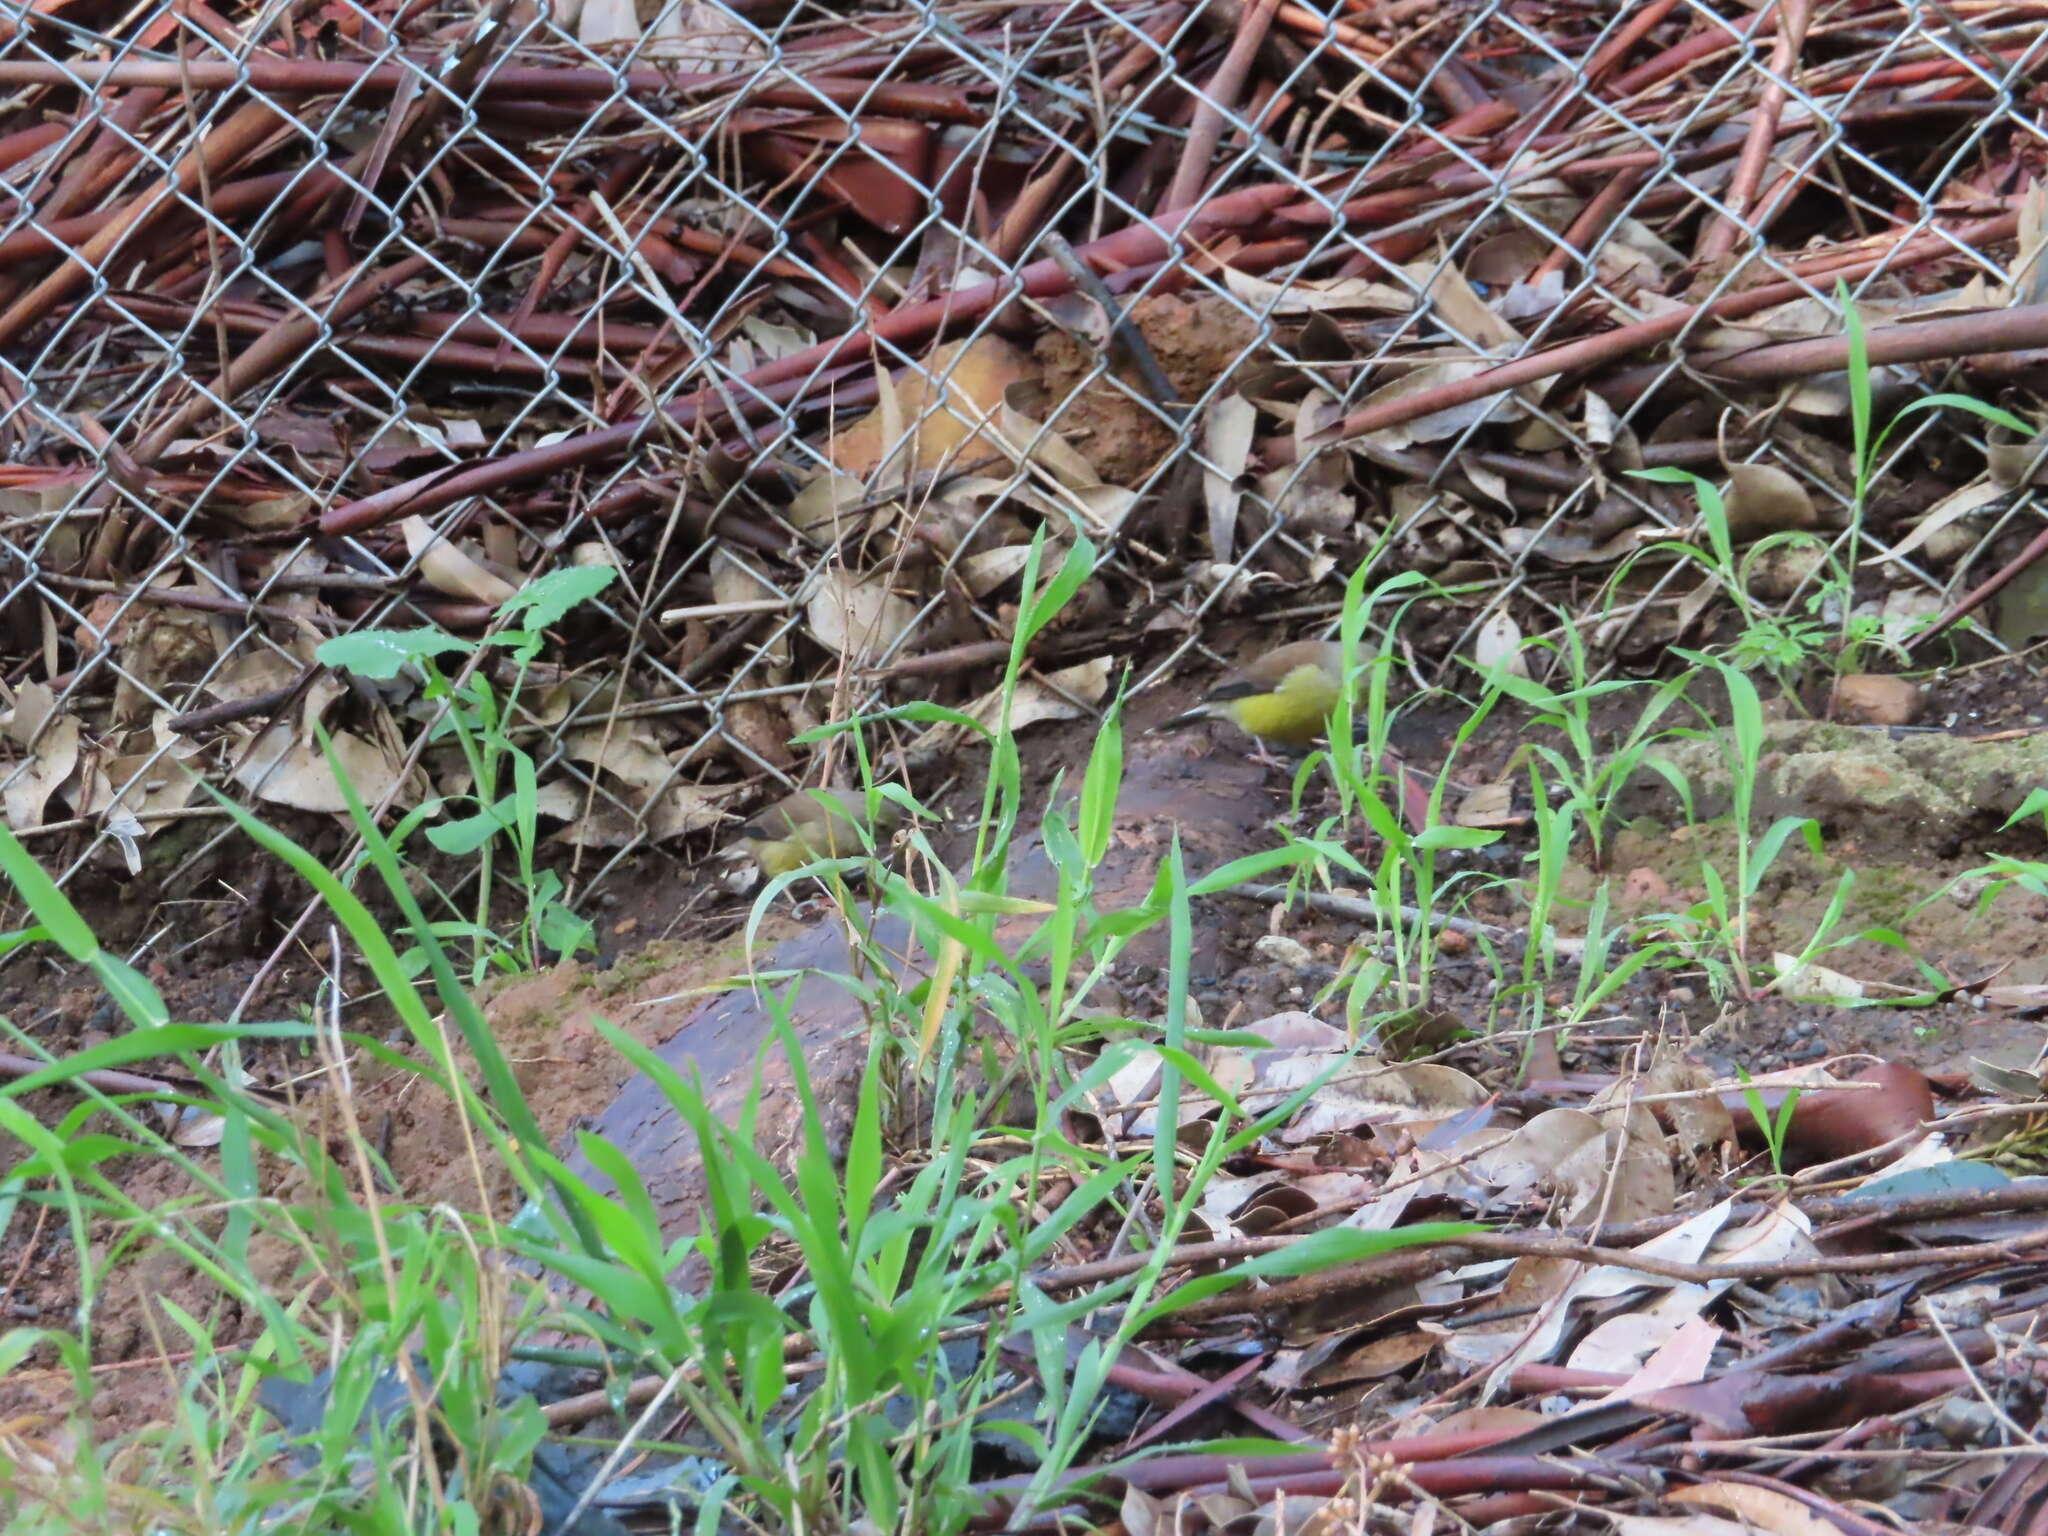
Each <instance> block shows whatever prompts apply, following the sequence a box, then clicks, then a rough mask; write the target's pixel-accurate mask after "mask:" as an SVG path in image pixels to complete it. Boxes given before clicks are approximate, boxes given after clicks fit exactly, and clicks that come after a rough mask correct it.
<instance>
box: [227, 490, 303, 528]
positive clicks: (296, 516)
mask: <svg viewBox="0 0 2048 1536" xmlns="http://www.w3.org/2000/svg"><path fill="white" fill-rule="evenodd" d="M211 506H212V510H214V511H216V512H218V513H219V514H220V515H221V516H222V517H223V518H225V519H226V520H227V521H228V522H231V523H233V524H234V525H235V526H236V527H238V528H246V529H247V530H248V531H249V532H251V533H277V532H281V531H282V530H284V529H286V528H296V527H298V525H299V524H300V523H302V522H304V521H305V520H306V518H307V516H308V515H309V514H310V513H311V512H312V510H313V498H312V497H310V496H307V495H305V494H303V493H301V492H297V491H294V492H293V493H292V494H290V495H288V496H268V497H265V498H264V499H263V500H262V501H240V502H238V501H216V502H213V503H211Z"/></svg>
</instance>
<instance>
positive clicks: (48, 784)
mask: <svg viewBox="0 0 2048 1536" xmlns="http://www.w3.org/2000/svg"><path fill="white" fill-rule="evenodd" d="M54 709H55V698H54V695H52V694H51V692H50V690H49V688H48V687H46V686H45V685H44V684H42V683H25V684H23V685H22V687H21V690H20V692H19V693H18V694H17V695H16V700H15V706H14V708H13V709H12V710H11V711H9V713H8V715H7V717H6V722H5V728H6V731H7V734H8V735H9V736H10V737H12V738H13V739H14V740H15V742H17V743H18V744H19V745H21V746H23V747H26V748H28V750H29V754H30V755H29V758H28V761H27V762H26V763H25V764H18V765H15V766H13V767H11V768H9V769H6V770H4V771H5V772H6V774H7V778H6V783H5V785H4V787H0V808H4V810H5V813H6V816H7V825H8V826H10V827H12V828H13V829H14V830H15V831H17V832H27V831H30V830H32V829H34V828H36V827H40V826H41V825H42V824H43V810H44V807H45V806H46V805H48V803H49V799H50V796H51V795H53V794H54V793H56V791H57V789H58V787H59V786H60V785H62V784H63V783H64V782H65V781H66V780H67V779H69V778H70V777H71V775H72V773H73V771H74V770H75V769H76V768H77V767H78V748H79V740H80V735H81V732H80V728H79V724H78V717H77V716H75V715H70V714H62V715H57V714H54ZM53 716H54V718H53ZM38 728H40V731H41V734H40V735H38V734H37V731H38ZM31 743H33V744H32V745H31Z"/></svg>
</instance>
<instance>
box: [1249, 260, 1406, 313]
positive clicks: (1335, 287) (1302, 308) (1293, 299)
mask: <svg viewBox="0 0 2048 1536" xmlns="http://www.w3.org/2000/svg"><path fill="white" fill-rule="evenodd" d="M1223 281H1224V284H1225V285H1226V286H1227V287H1228V288H1229V289H1230V291H1231V292H1232V293H1233V294H1235V295H1236V296H1237V297H1238V298H1239V299H1242V300H1243V301H1244V302H1245V303H1246V304H1247V305H1249V306H1250V307H1252V308H1254V309H1256V310H1258V311H1259V312H1260V313H1261V314H1267V315H1305V314H1317V313H1320V312H1322V311H1324V310H1331V309H1338V310H1343V309H1363V310H1371V311H1373V312H1375V313H1378V314H1386V315H1399V314H1405V313H1407V312H1408V311H1409V310H1411V309H1413V308H1414V307H1415V295H1414V294H1413V293H1412V292H1410V291H1409V290H1408V289H1406V288H1401V287H1396V286H1395V285H1393V284H1391V283H1375V282H1373V281H1371V280H1370V279H1368V278H1363V277H1340V278H1336V279H1333V280H1332V281H1329V282H1324V283H1269V282H1267V281H1266V280H1265V279H1264V278H1262V277H1253V276H1252V275H1251V274H1250V273H1249V272H1240V271H1238V270H1237V269H1236V268H1235V267H1225V268H1224V269H1223Z"/></svg>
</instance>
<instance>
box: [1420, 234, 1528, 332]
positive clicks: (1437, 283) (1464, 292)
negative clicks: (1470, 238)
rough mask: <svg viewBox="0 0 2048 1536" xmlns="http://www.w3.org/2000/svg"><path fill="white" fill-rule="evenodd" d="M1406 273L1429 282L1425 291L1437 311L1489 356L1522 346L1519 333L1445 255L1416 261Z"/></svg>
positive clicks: (1456, 330)
mask: <svg viewBox="0 0 2048 1536" xmlns="http://www.w3.org/2000/svg"><path fill="white" fill-rule="evenodd" d="M1408 274H1409V276H1410V277H1412V278H1414V279H1415V280H1416V281H1417V282H1418V283H1426V284H1427V285H1428V286H1427V287H1426V288H1425V289H1424V292H1425V293H1426V295H1427V296H1428V298H1429V301H1430V303H1431V304H1432V305H1434V306H1435V308H1436V312H1437V315H1438V316H1439V317H1440V319H1441V320H1442V321H1443V323H1444V324H1445V325H1446V326H1448V327H1449V328H1450V329H1451V330H1452V331H1454V332H1455V333H1456V334H1457V335H1458V337H1459V338H1460V339H1461V340H1464V341H1466V342H1469V343H1473V344H1475V345H1477V346H1479V347H1480V348H1481V349H1482V350H1484V351H1485V352H1486V353H1487V354H1488V355H1489V356H1500V355H1504V354H1506V353H1508V352H1511V351H1513V350H1514V349H1516V348H1518V347H1520V346H1521V344H1522V337H1521V333H1520V332H1518V331H1517V330H1516V329H1515V328H1514V327H1513V326H1512V325H1509V324H1508V323H1507V322H1506V321H1505V320H1503V319H1501V317H1500V316H1499V315H1497V314H1495V313H1494V312H1493V309H1492V308H1491V306H1489V305H1488V304H1487V302H1486V300H1484V299H1482V298H1480V297H1479V295H1478V294H1477V293H1475V292H1473V290H1472V285H1471V284H1470V283H1468V282H1466V281H1465V275H1464V273H1462V272H1460V271H1459V270H1458V269H1457V267H1455V266H1454V265H1452V264H1451V262H1450V261H1449V260H1448V259H1447V258H1443V259H1439V260H1437V261H1420V262H1416V263H1414V264H1413V265H1411V266H1410V267H1409V268H1408Z"/></svg>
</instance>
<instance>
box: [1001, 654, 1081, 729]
mask: <svg viewBox="0 0 2048 1536" xmlns="http://www.w3.org/2000/svg"><path fill="white" fill-rule="evenodd" d="M1108 693H1109V658H1108V657H1107V656H1100V657H1097V658H1096V659H1095V660H1094V661H1084V662H1081V663H1080V664H1078V665H1076V666H1071V667H1062V668H1061V669H1060V670H1059V671H1057V672H1048V673H1046V674H1045V675H1044V677H1043V678H1042V679H1041V678H1038V677H1024V678H1021V679H1019V680H1018V683H1017V690H1016V693H1015V695H1014V696H1013V698H1012V700H1011V704H1010V729H1011V730H1013V731H1021V730H1023V729H1024V728H1025V727H1027V726H1032V725H1038V724H1041V723H1043V722H1044V721H1047V720H1079V719H1083V718H1085V717H1086V716H1087V715H1088V713H1089V710H1090V709H1091V708H1092V707H1093V706H1095V705H1098V704H1100V703H1101V702H1102V700H1103V698H1104V697H1105V696H1106V695H1107V694H1108ZM1076 700H1078V701H1079V702H1078V703H1077V702H1075V701H1076ZM1002 707H1003V694H1002V690H1001V689H1000V688H998V689H995V690H993V691H991V692H990V693H988V694H986V695H984V696H983V697H982V698H980V699H977V700H976V701H975V702H974V704H973V705H972V706H970V707H969V708H968V710H967V713H968V714H969V715H970V716H972V717H973V718H974V719H976V720H979V721H980V722H981V723H982V724H983V725H985V726H987V727H989V729H991V730H993V729H995V726H996V723H997V721H998V720H1000V719H1001V718H1002Z"/></svg>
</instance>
